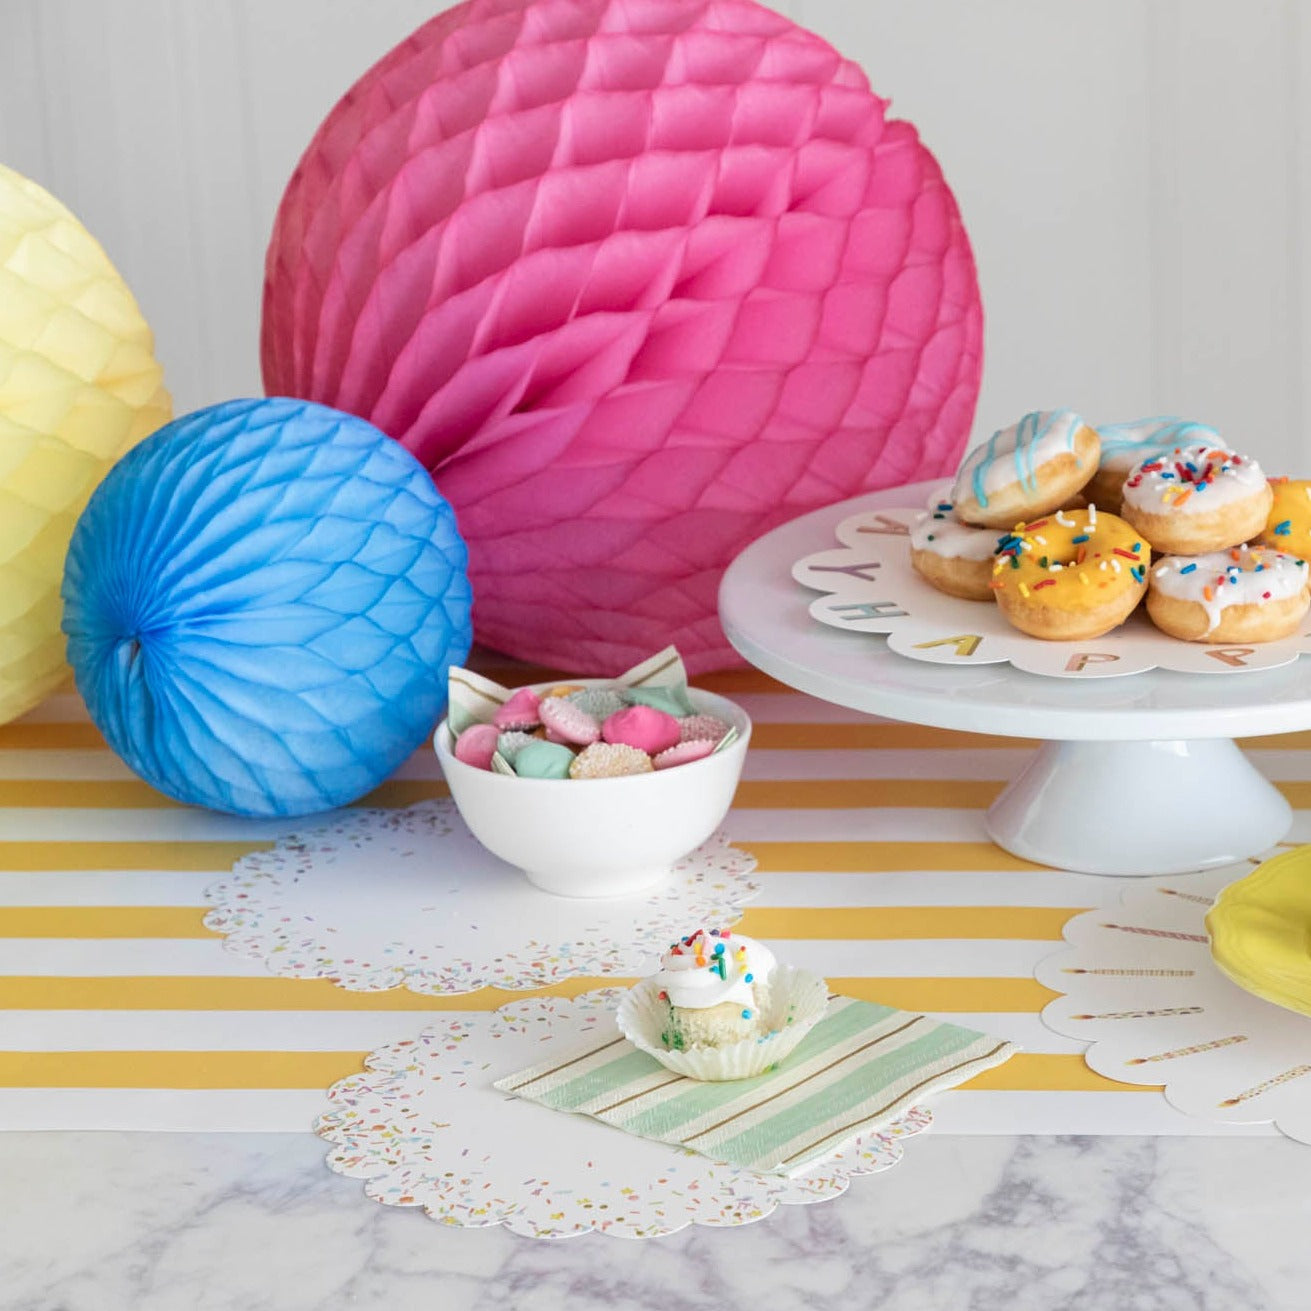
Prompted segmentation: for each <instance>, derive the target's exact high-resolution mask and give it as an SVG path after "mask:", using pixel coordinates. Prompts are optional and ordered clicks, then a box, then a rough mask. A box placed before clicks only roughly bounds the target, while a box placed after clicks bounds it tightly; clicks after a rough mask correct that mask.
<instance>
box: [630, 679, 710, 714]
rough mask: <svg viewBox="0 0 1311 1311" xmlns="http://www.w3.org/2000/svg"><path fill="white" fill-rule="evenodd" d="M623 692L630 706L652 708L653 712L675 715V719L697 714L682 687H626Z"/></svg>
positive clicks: (685, 690)
mask: <svg viewBox="0 0 1311 1311" xmlns="http://www.w3.org/2000/svg"><path fill="white" fill-rule="evenodd" d="M621 692H622V694H623V698H624V700H625V701H627V702H628V703H629V705H634V706H650V707H651V708H652V709H653V710H663V711H664V712H665V714H667V715H673V717H674V718H675V719H682V718H683V716H684V715H694V714H696V707H695V706H694V705H693V704H692V703H691V701H689V700H688V697H687V689H686V688H684V687H682V686H673V687H625V688H622V689H621Z"/></svg>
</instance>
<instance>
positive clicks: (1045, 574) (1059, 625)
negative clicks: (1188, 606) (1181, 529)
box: [991, 505, 1151, 642]
mask: <svg viewBox="0 0 1311 1311" xmlns="http://www.w3.org/2000/svg"><path fill="white" fill-rule="evenodd" d="M997 545H998V548H999V551H998V555H997V561H996V563H995V564H994V565H993V576H992V582H991V587H992V589H993V594H994V595H995V596H996V598H997V605H998V607H999V608H1000V609H1001V612H1002V614H1003V615H1004V616H1005V617H1006V619H1007V620H1009V621H1010V623H1012V624H1013V625H1014V626H1015V627H1016V628H1018V629H1019V630H1020V632H1022V633H1028V634H1029V636H1030V637H1041V638H1044V639H1046V640H1047V641H1053V642H1073V641H1085V640H1087V639H1089V638H1093V637H1100V636H1101V635H1102V634H1103V633H1107V632H1109V631H1110V630H1111V629H1112V628H1115V627H1116V626H1117V625H1119V624H1122V623H1123V622H1124V621H1125V620H1126V619H1127V618H1128V617H1129V615H1130V614H1131V613H1132V611H1133V609H1134V607H1135V606H1136V605H1137V604H1138V602H1139V601H1141V600H1142V598H1143V594H1144V592H1146V590H1147V577H1146V574H1147V567H1148V564H1149V562H1150V554H1151V553H1150V548H1149V547H1148V546H1147V543H1146V542H1145V541H1144V540H1143V539H1142V537H1141V536H1140V535H1139V534H1138V533H1137V532H1135V531H1134V529H1132V528H1131V527H1130V526H1129V525H1128V524H1127V523H1125V522H1124V520H1123V519H1117V518H1116V517H1115V515H1113V514H1104V513H1101V512H1099V511H1098V509H1097V507H1096V506H1092V505H1090V506H1089V507H1088V508H1087V509H1086V510H1057V511H1055V512H1054V513H1053V514H1052V515H1050V516H1044V517H1043V518H1041V519H1035V520H1034V521H1033V522H1031V523H1027V524H1019V525H1017V526H1016V528H1015V531H1014V532H1012V533H1007V534H1006V535H1005V536H1004V537H1003V538H1002V539H1001V540H1000V541H999V542H998V544H997Z"/></svg>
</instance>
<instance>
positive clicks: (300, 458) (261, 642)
mask: <svg viewBox="0 0 1311 1311" xmlns="http://www.w3.org/2000/svg"><path fill="white" fill-rule="evenodd" d="M467 559H468V557H467V552H466V550H465V545H464V542H463V540H462V539H461V538H460V535H459V531H458V529H457V528H456V523H455V515H454V512H453V511H452V510H451V507H450V506H449V505H448V504H447V503H446V501H445V500H443V499H442V497H441V495H440V494H439V493H438V492H437V490H436V489H435V488H434V486H433V483H432V479H431V478H430V477H429V475H428V473H427V472H426V471H425V470H424V468H423V467H422V465H420V464H419V463H418V461H417V460H416V459H415V458H414V457H413V456H412V455H410V454H409V453H408V452H407V451H406V450H405V449H404V448H403V447H402V446H401V445H400V444H399V443H398V442H394V441H392V440H391V438H389V437H387V436H384V434H383V433H381V432H379V431H378V429H376V428H375V427H373V425H372V424H370V423H367V422H365V421H364V420H363V419H358V418H355V417H353V416H351V415H347V414H342V413H340V412H338V411H336V410H332V409H328V408H327V407H325V406H322V405H315V404H312V403H310V402H306V401H299V400H284V399H277V398H274V399H269V400H238V401H226V402H224V403H223V404H220V405H214V406H211V407H209V408H208V409H204V410H198V411H196V412H195V413H194V414H189V415H186V416H185V417H183V418H181V419H176V420H175V421H174V422H172V423H170V424H167V425H166V426H165V427H163V428H161V429H160V430H159V431H158V432H156V433H155V434H154V435H153V436H151V437H149V438H147V439H146V440H145V441H144V442H142V443H141V444H140V445H139V446H137V447H135V448H134V449H133V450H131V451H129V452H128V453H127V454H126V455H125V456H124V457H123V458H122V459H121V460H120V461H119V462H118V463H117V464H116V465H115V466H114V468H113V469H112V470H111V471H110V473H109V475H108V476H107V477H106V478H105V480H104V482H103V483H101V485H100V486H99V487H98V488H97V489H96V492H95V493H94V495H93V496H92V497H91V500H90V502H89V503H88V505H87V507H86V509H85V511H84V512H83V513H82V516H81V518H80V519H79V520H78V523H77V527H76V529H75V530H74V532H73V539H72V542H71V544H70V546H69V550H68V561H67V564H66V566H65V571H64V584H63V597H64V621H63V627H64V632H65V633H66V634H67V636H68V660H69V663H70V664H71V665H72V667H73V672H74V674H75V675H76V677H77V686H78V690H79V691H80V692H81V693H82V697H83V699H84V700H85V702H86V704H87V709H88V710H89V711H90V714H91V717H92V719H93V720H94V721H95V723H96V725H97V726H98V727H99V729H100V731H101V732H102V733H103V734H104V735H105V738H106V739H107V740H108V742H109V745H110V746H111V747H113V749H114V750H115V751H116V752H117V753H118V754H119V755H120V756H122V758H123V759H124V760H125V761H126V762H127V763H128V765H130V766H131V767H132V769H134V770H135V771H136V772H137V773H138V774H140V775H141V777H142V778H144V779H145V780H146V781H147V782H148V783H150V784H152V785H153V786H154V787H156V788H158V789H159V790H160V791H161V792H165V793H167V794H168V795H169V796H171V797H175V798H177V799H178V800H179V801H185V802H190V803H193V804H195V805H200V806H208V807H210V808H212V809H215V810H225V811H231V812H233V813H236V814H239V815H258V816H271V815H304V814H310V813H313V812H315V811H320V810H328V809H330V808H332V807H333V806H339V805H344V804H346V803H348V802H350V801H354V800H355V799H356V798H358V797H360V796H362V795H363V794H364V793H366V792H368V791H369V790H370V789H371V788H373V787H375V786H376V785H377V784H378V783H380V782H381V781H382V780H383V779H384V778H386V777H387V775H388V774H390V773H391V772H392V770H394V769H395V768H396V766H398V765H399V764H400V763H401V762H402V761H403V760H404V759H405V758H406V756H408V755H409V754H410V752H412V751H413V750H414V749H415V748H416V747H417V746H418V745H419V743H420V742H422V741H423V740H424V738H425V737H426V736H427V735H428V734H429V733H430V732H431V731H432V727H433V724H434V723H435V722H436V720H437V719H438V717H439V715H440V714H441V711H442V708H443V706H444V704H445V701H446V674H447V670H448V668H449V667H450V665H452V664H453V663H458V662H460V661H462V660H463V659H464V657H465V655H466V654H467V652H468V650H469V645H470V641H471V638H472V630H471V625H470V606H471V597H470V589H469V581H468V576H467V573H466V566H467Z"/></svg>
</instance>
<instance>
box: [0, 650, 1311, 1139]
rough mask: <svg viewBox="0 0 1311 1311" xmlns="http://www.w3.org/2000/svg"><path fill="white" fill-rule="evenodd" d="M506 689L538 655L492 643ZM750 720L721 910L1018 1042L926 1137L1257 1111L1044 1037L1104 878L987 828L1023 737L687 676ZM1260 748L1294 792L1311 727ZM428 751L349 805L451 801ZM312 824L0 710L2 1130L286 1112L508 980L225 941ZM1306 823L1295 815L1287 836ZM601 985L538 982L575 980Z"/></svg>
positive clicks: (789, 954) (875, 991)
mask: <svg viewBox="0 0 1311 1311" xmlns="http://www.w3.org/2000/svg"><path fill="white" fill-rule="evenodd" d="M482 668H483V669H484V670H485V672H487V673H488V674H489V676H491V677H494V678H497V679H498V680H499V681H502V682H505V683H516V682H528V681H533V680H535V679H537V678H538V677H549V675H546V674H542V673H541V672H540V671H537V670H532V669H527V668H524V667H521V666H520V667H510V666H504V665H498V664H496V663H494V662H491V661H487V660H484V661H483V663H482ZM696 681H697V682H698V684H699V685H701V686H704V687H707V688H710V689H712V690H714V691H718V692H722V693H724V694H726V695H728V696H731V697H733V698H735V699H736V700H738V701H739V702H740V703H741V704H742V705H743V707H744V708H745V709H746V710H747V712H748V713H749V714H750V715H751V716H752V718H753V720H754V721H755V732H754V736H753V740H752V745H751V750H750V752H749V753H748V758H747V766H746V773H745V776H744V779H743V782H742V785H741V787H740V789H739V791H738V795H737V800H736V804H735V806H734V809H733V811H732V813H731V814H730V816H729V818H728V820H727V822H726V825H725V828H726V830H727V832H728V834H729V836H730V837H731V838H732V840H733V841H734V842H735V843H737V844H738V845H739V846H741V847H744V848H746V849H748V850H750V851H751V852H753V853H754V854H755V856H756V858H757V860H758V862H759V867H758V874H757V877H758V881H759V882H760V884H761V886H762V892H761V895H760V896H759V897H758V898H757V899H756V901H754V902H752V903H751V904H750V905H749V906H748V908H747V911H746V914H745V916H744V918H743V919H742V921H741V929H742V931H743V932H744V933H749V934H751V935H753V936H755V937H758V938H764V939H767V940H768V941H769V942H770V943H771V944H772V945H773V946H774V947H775V949H776V950H777V952H778V954H779V956H780V957H781V958H782V959H784V960H787V961H789V962H791V963H792V964H794V965H798V966H802V967H805V968H807V969H810V970H812V971H814V972H816V973H818V974H821V975H823V976H824V977H825V978H827V979H828V980H829V981H830V984H831V986H832V987H833V988H834V990H835V991H838V992H841V993H844V994H847V995H850V996H853V997H859V998H863V999H866V1000H871V1001H880V1002H884V1003H886V1004H887V1005H890V1006H895V1007H899V1008H902V1009H906V1010H919V1011H925V1012H928V1013H929V1014H932V1015H935V1016H941V1017H943V1018H945V1019H950V1020H954V1021H956V1022H958V1023H961V1024H964V1025H968V1026H970V1027H973V1028H977V1029H981V1030H983V1031H985V1032H987V1033H990V1034H995V1035H996V1036H997V1037H999V1038H1006V1039H1010V1040H1012V1041H1015V1042H1017V1043H1019V1044H1020V1045H1021V1046H1022V1047H1023V1048H1024V1051H1023V1052H1022V1053H1021V1054H1020V1055H1017V1056H1016V1057H1014V1058H1013V1059H1012V1060H1011V1061H1009V1062H1008V1063H1007V1064H1005V1065H1003V1066H1001V1067H1000V1068H998V1069H996V1070H992V1071H989V1072H987V1073H986V1074H984V1075H983V1076H981V1077H980V1078H978V1079H976V1080H975V1081H974V1082H973V1083H972V1084H970V1085H968V1086H967V1087H966V1088H964V1089H962V1090H960V1091H957V1092H952V1093H947V1094H944V1095H943V1096H942V1097H941V1098H938V1099H937V1100H935V1102H934V1110H935V1113H936V1116H937V1120H938V1126H939V1131H943V1132H983V1133H1017V1132H1037V1133H1101V1132H1106V1133H1116V1132H1127V1133H1198V1132H1204V1133H1214V1132H1249V1133H1251V1132H1258V1133H1259V1132H1264V1131H1265V1130H1263V1129H1262V1128H1260V1127H1257V1128H1254V1129H1246V1130H1241V1129H1229V1130H1224V1129H1223V1128H1222V1127H1220V1126H1212V1125H1206V1124H1202V1123H1200V1122H1199V1121H1196V1120H1192V1119H1189V1118H1188V1117H1185V1116H1183V1115H1181V1114H1179V1113H1177V1112H1175V1111H1173V1110H1172V1109H1171V1108H1170V1107H1169V1106H1168V1105H1167V1104H1166V1103H1165V1102H1164V1100H1163V1099H1162V1098H1161V1097H1160V1095H1159V1093H1157V1092H1155V1091H1152V1090H1143V1089H1141V1088H1131V1087H1129V1086H1127V1085H1121V1084H1116V1083H1113V1082H1110V1081H1108V1080H1106V1079H1104V1078H1102V1077H1101V1076H1099V1075H1096V1074H1093V1073H1092V1072H1091V1071H1089V1070H1088V1069H1087V1068H1086V1067H1085V1066H1084V1064H1083V1061H1082V1059H1081V1057H1080V1054H1079V1052H1080V1046H1079V1044H1077V1043H1075V1042H1073V1041H1071V1040H1069V1039H1065V1038H1062V1037H1059V1036H1057V1035H1055V1034H1053V1033H1050V1032H1048V1031H1047V1030H1046V1029H1045V1028H1044V1027H1043V1025H1042V1023H1041V1021H1040V1019H1039V1017H1038V1012H1039V1011H1040V1010H1041V1008H1042V1006H1043V1005H1044V1004H1045V1003H1046V1002H1047V1001H1048V1000H1049V999H1050V997H1051V996H1052V994H1051V993H1049V992H1048V991H1047V990H1046V989H1045V988H1043V987H1041V986H1039V985H1038V984H1037V983H1036V982H1035V981H1034V979H1033V977H1032V970H1033V966H1034V964H1035V963H1036V962H1037V961H1038V960H1039V959H1040V958H1041V957H1043V956H1045V955H1047V954H1048V953H1050V952H1052V951H1053V950H1055V949H1056V947H1057V945H1058V943H1059V941H1060V935H1061V926H1062V925H1063V924H1064V922H1065V920H1066V919H1067V918H1068V917H1069V916H1070V915H1072V914H1073V913H1075V912H1076V911H1078V910H1081V909H1085V908H1087V907H1090V906H1095V905H1098V904H1101V903H1104V902H1106V901H1107V900H1109V899H1110V898H1111V897H1112V896H1114V895H1115V893H1116V891H1117V889H1118V882H1117V883H1116V885H1114V886H1112V885H1111V881H1109V880H1105V879H1100V878H1097V877H1094V876H1091V875H1081V874H1072V873H1066V872H1061V871H1053V870H1048V869H1043V868H1041V867H1038V866H1034V865H1030V864H1028V863H1027V862H1025V861H1023V860H1020V859H1018V858H1016V857H1012V856H1009V855H1007V854H1006V853H1005V852H1003V851H1000V850H999V849H998V848H996V847H994V846H993V845H992V844H991V843H989V842H988V841H987V839H986V837H985V835H984V830H983V810H984V808H985V807H986V806H987V804H988V803H989V802H990V801H991V800H992V798H993V797H994V796H996V794H997V793H998V791H999V790H1000V789H1001V787H1002V786H1003V785H1004V781H1005V780H1007V779H1008V778H1010V777H1012V776H1013V775H1014V774H1015V773H1016V771H1017V770H1018V769H1019V768H1020V766H1021V764H1022V762H1023V761H1024V759H1025V758H1026V756H1027V754H1028V751H1029V750H1030V749H1031V746H1032V744H1030V743H1027V742H1023V741H1020V740H1018V739H1011V738H993V737H981V736H977V735H968V734H960V733H951V732H948V731H945V730H940V729H930V728H921V727H917V726H914V725H905V724H899V723H893V722H889V721H884V720H878V719H874V718H872V717H870V716H866V715H862V714H858V713H856V712H852V711H846V710H843V709H841V708H838V707H835V706H831V705H828V704H826V703H823V702H820V701H816V700H814V699H813V698H810V697H807V696H804V695H802V694H800V693H796V692H792V691H790V690H788V689H786V688H783V687H781V686H780V685H779V684H777V683H774V682H772V681H771V680H770V679H768V678H766V677H765V676H764V675H762V674H758V673H756V672H754V671H747V670H741V671H729V672H726V673H722V674H718V675H712V676H709V677H706V678H702V679H698V680H696ZM1248 745H1251V746H1255V747H1256V748H1257V750H1256V751H1255V752H1254V759H1255V760H1256V761H1257V763H1258V764H1259V765H1260V766H1261V767H1262V768H1263V769H1265V771H1266V772H1267V773H1268V774H1269V776H1270V777H1272V778H1274V779H1275V780H1277V781H1278V783H1279V785H1280V787H1281V788H1282V789H1283V791H1284V792H1285V794H1286V795H1287V796H1288V797H1289V799H1290V800H1291V801H1292V803H1293V805H1294V806H1296V807H1311V752H1308V750H1307V748H1308V746H1311V734H1307V733H1297V734H1290V735H1288V736H1286V737H1284V738H1263V739H1260V740H1258V741H1257V742H1255V743H1251V744H1248ZM444 795H446V789H445V786H444V784H443V783H442V781H441V775H440V771H439V769H438V767H437V762H436V759H435V758H434V756H433V755H432V753H431V751H427V750H424V751H420V752H419V753H417V754H416V755H415V756H414V758H413V759H411V760H410V761H409V762H408V763H407V764H406V765H405V766H404V767H403V768H402V769H401V770H400V771H399V772H398V775H397V776H396V777H395V778H394V779H393V780H391V781H390V782H388V783H386V784H385V785H384V786H383V787H382V788H380V789H379V790H378V791H377V792H376V793H374V794H373V795H372V796H371V797H369V798H366V802H367V804H371V805H382V806H403V805H409V804H411V803H413V802H415V801H419V800H422V799H424V798H428V797H434V796H444ZM294 826H295V827H303V826H304V821H303V820H300V821H251V820H241V819H237V818H233V817H230V816H221V815H214V814H209V813H207V812H203V811H196V810H191V809H188V808H186V807H182V806H178V805H176V804H175V803H172V802H170V801H168V800H167V799H166V798H164V797H161V796H160V795H159V794H158V793H156V792H155V791H153V790H152V789H151V788H149V787H148V786H147V785H146V784H144V783H142V782H140V781H138V780H137V779H135V778H134V777H133V776H132V774H131V773H130V771H128V769H127V768H126V766H124V765H123V764H122V763H121V762H120V761H118V759H117V758H116V757H115V756H114V755H113V753H112V752H110V751H109V750H108V748H107V747H106V746H105V744H104V742H103V741H102V740H101V738H100V736H99V734H98V733H97V732H96V730H95V728H94V726H93V725H91V724H90V723H89V721H88V720H87V718H86V714H85V711H84V710H83V708H82V706H81V703H80V701H79V700H78V698H77V697H76V695H75V694H74V693H64V694H61V695H58V696H55V697H53V698H52V699H51V700H50V701H48V702H47V703H46V704H45V705H44V706H42V707H41V708H39V709H38V710H37V711H35V712H33V713H32V714H31V715H29V716H28V717H27V718H25V719H23V720H20V721H18V722H16V723H14V724H10V725H8V726H5V727H0V1127H3V1128H13V1129H22V1128H27V1129H32V1128H42V1129H56V1128H65V1129H87V1128H165V1129H189V1130H207V1129H212V1130H299V1129H305V1128H307V1127H308V1125H309V1123H310V1120H311V1119H312V1117H313V1116H314V1115H315V1114H316V1113H317V1112H318V1111H320V1110H321V1109H322V1106H323V1091H324V1090H325V1089H326V1088H327V1087H328V1085H330V1084H331V1083H333V1082H334V1081H335V1080H337V1079H338V1078H340V1077H342V1076H343V1075H345V1074H348V1073H350V1072H352V1071H354V1070H357V1069H359V1068H360V1064H361V1060H362V1057H363V1056H364V1054H365V1053H366V1052H368V1051H369V1050H370V1049H372V1048H373V1047H376V1046H379V1045H381V1044H383V1043H385V1042H389V1041H392V1040H395V1039H398V1038H402V1037H407V1036H410V1035H411V1034H413V1033H414V1032H416V1031H417V1030H418V1029H420V1028H421V1027H422V1026H423V1025H424V1023H425V1022H426V1019H427V1018H428V1017H429V1016H430V1015H431V1013H432V1012H433V1011H446V1010H457V1011H458V1010H487V1009H491V1008H494V1007H496V1006H498V1005H500V1004H501V1003H502V1002H504V1001H505V1000H507V999H508V998H509V997H512V996H516V995H522V994H512V993H505V992H500V991H498V990H496V989H485V990H483V991H481V992H477V993H472V994H465V995H461V996H453V997H449V998H443V997H435V998H434V997H421V996H417V995H415V994H412V993H409V992H407V991H404V990H393V991H390V992H385V993H358V992H347V991H345V990H343V989H340V988H336V987H334V986H333V985H332V984H331V983H329V982H327V981H321V980H314V981H300V980H295V979H282V978H277V977H274V976H272V975H270V974H268V973H267V972H266V971H265V969H264V968H263V966H262V964H261V963H260V962H259V961H253V960H246V959H243V958H240V957H238V956H236V955H234V954H231V953H229V952H227V951H225V950H224V948H223V945H222V942H221V940H220V939H219V938H218V937H217V936H216V935H214V934H212V933H211V932H209V931H208V930H207V929H205V928H204V926H203V924H202V917H203V915H204V913H205V909H206V905H205V899H204V895H203V893H204V889H205V888H206V887H207V886H208V885H209V884H210V883H212V882H214V881H216V880H217V879H218V878H219V877H220V876H222V875H224V874H226V873H227V872H228V870H229V868H230V866H231V864H232V862H233V861H234V860H236V859H237V858H238V857H239V856H241V855H243V854H245V853H246V852H248V851H250V850H252V849H255V848H256V847H258V846H260V845H261V844H267V843H270V842H271V841H273V840H274V839H276V837H277V836H278V835H279V834H280V833H282V832H284V831H287V830H289V829H290V828H292V827H294ZM1308 833H1311V824H1309V823H1308V816H1307V815H1306V814H1304V813H1303V814H1299V815H1298V817H1297V822H1296V827H1295V829H1294V836H1295V837H1296V838H1299V839H1304V838H1305V837H1306V836H1307V834H1308ZM601 982H614V980H606V981H599V980H595V979H577V980H571V981H569V982H568V983H566V984H563V985H559V986H557V987H555V988H551V989H547V990H545V991H548V992H557V993H566V994H571V995H572V994H574V993H577V992H581V991H584V990H586V989H588V988H590V987H595V986H598V984H599V983H601Z"/></svg>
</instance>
